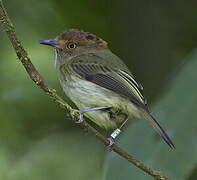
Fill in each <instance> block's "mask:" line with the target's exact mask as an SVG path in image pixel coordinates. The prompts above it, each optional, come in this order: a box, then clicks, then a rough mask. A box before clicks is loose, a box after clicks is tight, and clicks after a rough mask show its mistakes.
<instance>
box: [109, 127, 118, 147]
mask: <svg viewBox="0 0 197 180" xmlns="http://www.w3.org/2000/svg"><path fill="white" fill-rule="evenodd" d="M120 132H121V130H120V129H118V128H117V129H115V130H114V131H113V132H112V133H111V135H110V137H108V138H107V140H108V141H109V144H108V145H107V150H108V151H112V145H113V144H114V143H115V138H116V137H117V136H118V135H119V134H120Z"/></svg>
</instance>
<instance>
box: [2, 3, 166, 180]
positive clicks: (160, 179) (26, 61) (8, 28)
mask: <svg viewBox="0 0 197 180" xmlns="http://www.w3.org/2000/svg"><path fill="white" fill-rule="evenodd" d="M0 23H1V24H2V27H3V29H4V31H5V32H6V33H7V36H8V38H9V40H10V42H11V43H12V46H13V48H14V49H15V52H16V55H17V57H18V59H19V61H20V62H21V63H22V65H23V66H24V68H25V69H26V71H27V73H28V75H29V77H30V78H31V79H32V80H33V81H34V82H35V83H36V85H37V86H39V87H40V88H41V89H42V90H43V91H44V92H45V93H46V94H47V95H48V96H49V97H50V98H52V99H53V100H54V101H55V102H56V103H57V104H58V105H59V106H61V107H62V108H64V109H66V110H67V112H68V113H69V114H70V116H71V117H72V119H73V120H74V119H77V117H78V113H77V112H75V111H74V110H73V109H72V107H71V106H70V105H68V104H67V103H66V102H65V101H64V100H63V99H62V98H61V97H60V96H58V94H57V93H56V91H55V90H54V89H53V88H51V87H49V86H48V85H47V84H46V83H45V81H44V80H43V78H42V77H41V75H40V73H39V72H38V71H37V70H36V68H35V67H34V65H33V64H32V62H31V60H30V58H29V57H28V54H27V51H26V50H25V49H24V48H23V46H22V45H21V42H20V41H19V40H18V39H17V37H16V33H15V29H14V26H13V24H12V22H11V20H10V19H9V17H8V14H7V11H6V9H5V8H4V5H3V2H2V0H0ZM80 125H81V127H82V128H85V129H87V130H88V131H90V132H91V133H92V134H94V135H95V136H96V137H97V138H98V139H99V140H100V141H102V142H103V143H104V144H105V145H108V144H109V142H108V140H107V139H106V137H104V136H103V135H102V134H100V133H99V132H98V131H97V130H96V129H95V128H93V127H92V126H90V125H89V124H88V123H87V122H85V121H84V122H83V123H81V124H80ZM112 150H113V151H114V152H116V153H117V154H119V155H120V156H122V157H123V158H124V159H126V160H127V161H129V162H131V163H133V164H134V165H135V166H136V167H138V168H140V169H141V170H143V171H144V172H146V173H147V174H149V175H150V176H152V177H153V178H155V179H157V180H168V178H167V177H165V176H163V175H161V174H160V173H159V172H157V171H155V170H152V169H150V168H149V167H147V166H145V165H144V164H143V163H142V162H140V161H139V160H137V159H135V158H134V157H133V156H132V155H130V154H128V153H127V152H125V151H124V150H123V149H121V148H120V147H118V146H117V145H115V144H114V145H113V146H112Z"/></svg>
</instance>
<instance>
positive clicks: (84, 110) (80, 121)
mask: <svg viewBox="0 0 197 180" xmlns="http://www.w3.org/2000/svg"><path fill="white" fill-rule="evenodd" d="M102 109H108V107H94V108H87V109H79V110H75V112H77V113H79V120H77V121H75V122H76V123H82V122H83V121H84V117H83V114H84V113H86V112H91V111H98V110H102Z"/></svg>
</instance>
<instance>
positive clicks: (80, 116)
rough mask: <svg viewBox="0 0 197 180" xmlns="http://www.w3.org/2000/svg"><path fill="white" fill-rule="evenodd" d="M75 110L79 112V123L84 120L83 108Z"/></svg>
mask: <svg viewBox="0 0 197 180" xmlns="http://www.w3.org/2000/svg"><path fill="white" fill-rule="evenodd" d="M75 112H77V113H79V119H78V120H77V121H75V123H77V124H79V123H82V122H84V118H83V113H84V112H83V110H75Z"/></svg>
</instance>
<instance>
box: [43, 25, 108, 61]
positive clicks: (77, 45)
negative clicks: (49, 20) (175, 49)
mask: <svg viewBox="0 0 197 180" xmlns="http://www.w3.org/2000/svg"><path fill="white" fill-rule="evenodd" d="M40 44H44V45H49V46H52V47H54V48H55V51H56V56H57V60H58V59H60V60H61V59H65V58H69V57H73V56H77V55H80V54H83V53H86V52H90V51H94V50H97V49H98V50H99V49H104V48H107V42H105V41H104V40H102V39H101V38H99V37H97V36H95V35H94V34H92V33H90V32H85V31H83V30H78V29H70V30H66V31H64V32H63V33H61V34H60V35H58V36H57V37H56V38H54V39H49V40H41V41H40Z"/></svg>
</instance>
